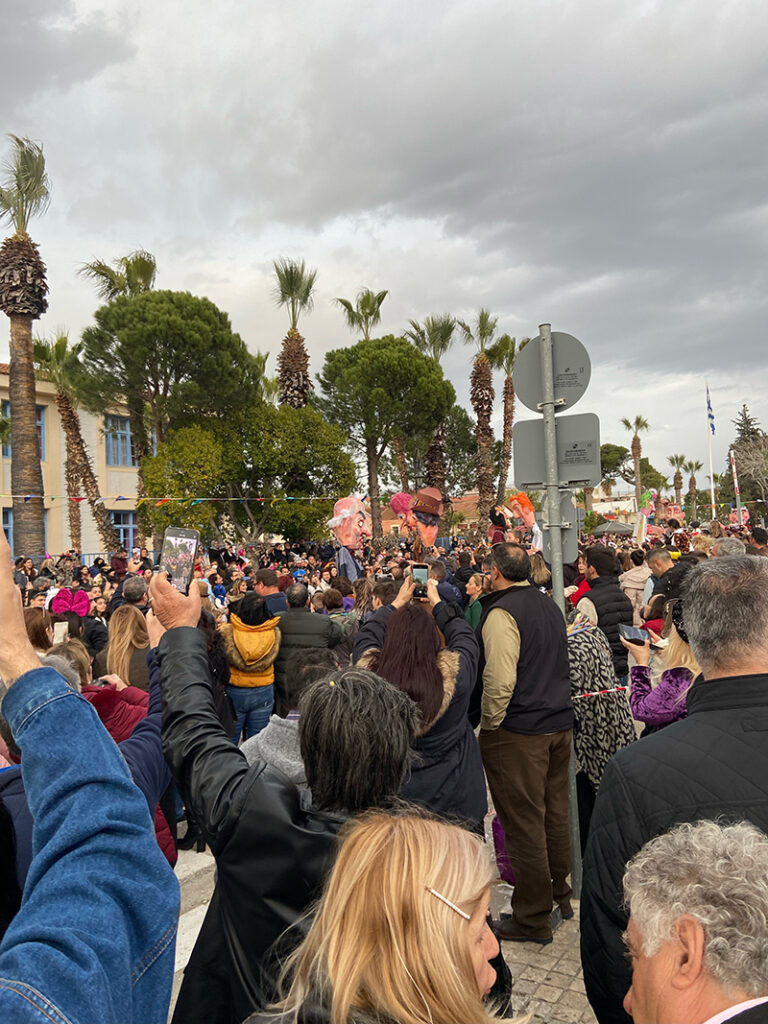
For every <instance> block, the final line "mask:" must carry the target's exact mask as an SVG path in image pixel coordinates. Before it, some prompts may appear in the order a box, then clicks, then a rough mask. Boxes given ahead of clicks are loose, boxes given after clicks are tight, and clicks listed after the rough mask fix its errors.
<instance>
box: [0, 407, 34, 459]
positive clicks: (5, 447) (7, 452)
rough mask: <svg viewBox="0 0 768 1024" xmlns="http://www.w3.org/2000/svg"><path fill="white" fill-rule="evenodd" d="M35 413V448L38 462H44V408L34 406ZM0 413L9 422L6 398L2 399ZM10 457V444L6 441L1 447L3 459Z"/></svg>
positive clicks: (8, 408)
mask: <svg viewBox="0 0 768 1024" xmlns="http://www.w3.org/2000/svg"><path fill="white" fill-rule="evenodd" d="M35 412H36V414H37V447H38V449H39V451H40V461H41V462H45V406H44V405H36V406H35ZM0 413H2V415H3V418H4V419H6V420H9V419H10V418H11V403H10V402H9V401H8V399H7V398H4V399H3V402H2V407H0ZM10 457H11V442H10V441H8V442H7V443H6V444H4V445H3V458H4V459H10Z"/></svg>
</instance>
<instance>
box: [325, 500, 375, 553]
mask: <svg viewBox="0 0 768 1024" xmlns="http://www.w3.org/2000/svg"><path fill="white" fill-rule="evenodd" d="M327 525H328V526H330V528H331V529H332V530H333V532H334V534H335V535H336V540H338V542H339V544H341V545H342V547H345V548H351V549H352V550H354V549H355V548H359V547H360V545H361V544H362V543H363V541H364V540H366V539H367V538H368V537H370V536H371V524H370V520H369V518H368V513H367V512H366V509H365V505H364V504H363V502H362V501H361V500H360V498H355V497H354V496H353V495H351V494H350V495H349V497H347V498H339V500H338V501H337V502H336V504H335V505H334V506H333V518H332V519H329V520H328V524H327Z"/></svg>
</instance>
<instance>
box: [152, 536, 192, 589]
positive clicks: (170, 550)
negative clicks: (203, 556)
mask: <svg viewBox="0 0 768 1024" xmlns="http://www.w3.org/2000/svg"><path fill="white" fill-rule="evenodd" d="M199 542H200V532H199V531H198V530H183V529H182V528H181V527H179V526H169V527H168V529H167V530H166V531H165V535H164V536H163V550H162V554H161V555H160V567H161V569H162V571H163V572H166V573H167V574H168V579H169V581H170V583H171V586H172V587H175V588H176V590H180V591H181V593H182V594H186V593H187V591H188V590H189V584H190V583H191V582H192V573H193V571H194V568H195V555H196V553H197V546H198V544H199Z"/></svg>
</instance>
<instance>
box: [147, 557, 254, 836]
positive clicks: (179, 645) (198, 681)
mask: <svg viewBox="0 0 768 1024" xmlns="http://www.w3.org/2000/svg"><path fill="white" fill-rule="evenodd" d="M151 593H152V602H153V609H154V611H153V612H150V613H149V615H148V616H147V625H148V627H149V628H150V632H152V631H153V630H154V628H155V626H154V623H153V618H154V615H155V614H156V615H157V618H158V619H159V620H160V622H161V623H162V624H163V625H165V626H167V627H168V632H167V633H164V634H163V635H162V638H161V639H160V642H159V644H158V647H157V661H158V664H159V666H160V689H161V693H162V698H163V727H162V737H163V751H164V752H165V756H166V759H167V761H168V763H169V764H170V766H171V771H172V772H173V777H174V778H175V780H176V783H177V785H178V786H179V789H180V790H181V794H182V796H183V798H184V801H185V802H186V803H188V804H189V806H190V807H191V809H192V813H193V815H194V817H195V820H196V821H197V823H198V825H199V826H200V828H201V830H202V832H203V834H204V836H205V838H206V842H207V843H208V844H209V846H210V847H211V850H212V851H213V853H214V855H216V854H218V852H219V851H220V849H221V846H222V844H223V843H224V842H226V839H227V838H228V836H229V832H230V830H231V828H232V827H233V825H234V824H235V822H236V821H237V817H238V815H239V813H240V807H241V805H242V800H243V798H244V795H245V794H244V789H245V782H246V776H247V775H248V762H247V761H246V759H245V755H244V754H243V753H242V751H241V750H240V749H239V748H238V747H236V746H235V744H234V743H233V742H232V740H231V739H230V738H229V736H227V734H226V733H225V732H224V728H223V726H222V724H221V722H220V721H219V718H218V715H217V714H216V707H215V704H214V700H213V691H212V689H211V671H210V668H209V666H208V650H207V646H206V641H205V636H204V635H203V634H202V633H201V631H200V630H199V629H197V622H198V619H199V617H200V592H199V591H198V590H197V588H196V587H193V588H192V591H191V593H190V595H189V596H188V597H185V596H184V595H183V594H180V593H179V592H178V591H177V590H174V589H173V587H171V585H170V583H168V581H167V579H164V578H162V576H159V575H158V576H155V577H154V579H153V580H152V585H151ZM150 616H151V617H150Z"/></svg>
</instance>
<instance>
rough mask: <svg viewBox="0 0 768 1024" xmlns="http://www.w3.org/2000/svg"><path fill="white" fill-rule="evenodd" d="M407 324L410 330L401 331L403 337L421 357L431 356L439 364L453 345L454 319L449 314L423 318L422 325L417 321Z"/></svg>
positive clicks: (410, 321)
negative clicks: (411, 343) (413, 346)
mask: <svg viewBox="0 0 768 1024" xmlns="http://www.w3.org/2000/svg"><path fill="white" fill-rule="evenodd" d="M408 323H409V324H410V325H411V326H410V330H407V331H403V337H405V338H408V340H409V341H411V342H413V344H414V345H415V346H416V348H417V349H418V350H419V352H421V353H422V354H423V355H425V356H431V357H432V358H433V359H435V360H437V362H438V363H439V362H440V360H441V359H442V358H443V356H444V355H445V353H446V352H447V351H448V349H449V348H450V347H451V345H452V344H453V335H454V332H455V331H456V320H455V319H454V317H452V316H451V315H450V313H441V314H440V315H439V316H425V317H424V323H423V324H420V323H419V321H418V320H409V321H408Z"/></svg>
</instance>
